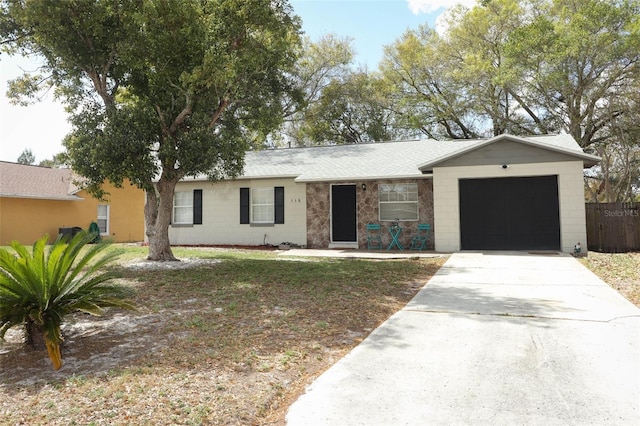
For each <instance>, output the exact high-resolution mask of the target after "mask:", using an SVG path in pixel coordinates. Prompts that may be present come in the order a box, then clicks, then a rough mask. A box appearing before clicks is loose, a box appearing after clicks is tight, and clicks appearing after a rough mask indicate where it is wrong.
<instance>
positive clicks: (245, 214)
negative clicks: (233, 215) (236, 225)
mask: <svg viewBox="0 0 640 426" xmlns="http://www.w3.org/2000/svg"><path fill="white" fill-rule="evenodd" d="M240 223H241V224H283V223H284V187H283V186H276V187H271V188H240Z"/></svg>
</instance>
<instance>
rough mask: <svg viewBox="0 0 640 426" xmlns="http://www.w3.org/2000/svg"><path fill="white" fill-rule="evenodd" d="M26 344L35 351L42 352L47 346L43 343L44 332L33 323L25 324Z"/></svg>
mask: <svg viewBox="0 0 640 426" xmlns="http://www.w3.org/2000/svg"><path fill="white" fill-rule="evenodd" d="M25 333H26V336H25V338H26V343H27V344H28V345H29V346H31V347H32V348H33V349H34V350H36V351H44V350H46V349H47V345H46V344H45V342H44V330H43V329H42V327H40V326H38V325H37V324H36V323H35V322H33V321H27V323H26V324H25Z"/></svg>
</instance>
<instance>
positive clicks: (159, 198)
mask: <svg viewBox="0 0 640 426" xmlns="http://www.w3.org/2000/svg"><path fill="white" fill-rule="evenodd" d="M176 183H177V178H176V179H167V178H166V176H164V175H163V176H162V177H161V178H160V181H159V182H158V183H156V184H155V185H154V191H147V204H146V206H145V209H144V219H145V223H146V228H147V231H146V232H147V237H148V238H149V256H148V257H147V259H148V260H154V261H160V262H166V261H177V260H178V259H176V257H175V256H174V255H173V252H172V251H171V242H170V241H169V226H170V225H171V213H172V210H173V193H174V190H175V187H176Z"/></svg>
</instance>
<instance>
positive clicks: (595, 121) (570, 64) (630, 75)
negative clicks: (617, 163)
mask: <svg viewBox="0 0 640 426" xmlns="http://www.w3.org/2000/svg"><path fill="white" fill-rule="evenodd" d="M506 51H507V56H508V64H509V66H510V67H511V68H512V69H513V70H514V71H516V72H519V73H520V77H521V78H520V79H519V81H520V82H521V85H522V87H521V89H520V90H521V95H522V97H523V98H524V99H525V102H526V103H527V104H528V105H529V106H530V109H531V110H532V111H539V113H538V114H539V115H538V116H539V117H540V116H544V115H546V116H548V119H549V120H550V121H552V122H555V123H557V124H558V125H559V126H561V128H562V129H563V130H566V131H567V132H568V133H569V134H571V135H572V136H573V138H574V139H575V140H576V141H577V142H578V143H579V144H580V146H582V147H583V148H588V147H589V146H590V145H592V144H595V143H598V142H606V140H607V139H609V138H611V137H613V134H612V133H611V132H610V131H609V130H608V128H609V125H610V124H611V123H612V122H613V121H614V120H616V119H617V118H618V117H620V116H623V115H628V114H630V113H632V112H633V111H634V110H635V109H637V104H636V103H635V102H632V101H631V102H630V99H629V96H632V95H634V94H635V93H636V90H637V87H638V86H637V82H638V80H639V79H640V68H639V63H640V2H638V1H637V0H620V1H602V0H585V1H580V2H576V1H572V0H553V1H552V0H547V1H541V2H540V4H538V5H537V7H536V8H535V14H534V16H533V17H532V19H531V21H530V22H529V23H528V24H526V25H523V26H521V27H520V28H518V29H517V30H515V31H513V32H512V34H511V35H510V40H509V43H508V45H507V46H506ZM630 108H631V109H630Z"/></svg>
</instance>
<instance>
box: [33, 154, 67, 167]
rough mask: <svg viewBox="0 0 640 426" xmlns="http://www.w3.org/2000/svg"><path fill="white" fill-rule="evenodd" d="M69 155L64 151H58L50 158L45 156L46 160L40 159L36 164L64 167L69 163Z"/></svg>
mask: <svg viewBox="0 0 640 426" xmlns="http://www.w3.org/2000/svg"><path fill="white" fill-rule="evenodd" d="M69 162H70V160H69V156H68V155H67V153H66V152H59V153H57V154H55V155H54V156H53V157H52V158H47V159H46V160H42V161H41V162H40V163H39V164H38V165H39V166H40V167H49V168H54V167H57V168H64V167H68V165H69Z"/></svg>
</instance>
